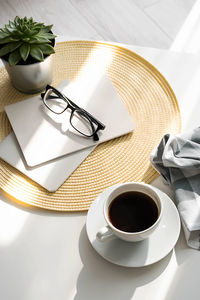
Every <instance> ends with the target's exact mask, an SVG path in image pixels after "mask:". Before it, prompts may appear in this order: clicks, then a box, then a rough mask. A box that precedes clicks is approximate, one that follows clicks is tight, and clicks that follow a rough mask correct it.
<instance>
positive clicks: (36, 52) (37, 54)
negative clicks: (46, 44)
mask: <svg viewBox="0 0 200 300" xmlns="http://www.w3.org/2000/svg"><path fill="white" fill-rule="evenodd" d="M30 55H31V56H32V57H33V58H35V59H36V60H38V61H43V60H44V56H43V53H42V50H41V49H40V48H39V47H37V46H36V45H31V49H30Z"/></svg>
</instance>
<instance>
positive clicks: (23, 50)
mask: <svg viewBox="0 0 200 300" xmlns="http://www.w3.org/2000/svg"><path fill="white" fill-rule="evenodd" d="M19 52H20V55H21V57H22V59H23V60H24V61H26V60H27V57H28V56H29V53H30V45H29V44H28V43H26V44H23V45H22V46H21V47H20V49H19Z"/></svg>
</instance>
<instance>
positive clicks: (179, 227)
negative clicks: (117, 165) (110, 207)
mask: <svg viewBox="0 0 200 300" xmlns="http://www.w3.org/2000/svg"><path fill="white" fill-rule="evenodd" d="M143 184H144V183H143ZM118 185H120V184H116V185H114V186H111V187H108V188H107V189H106V190H104V191H103V192H102V193H101V194H99V195H98V196H97V197H96V199H95V200H94V202H93V203H92V205H91V206H90V208H89V210H88V214H87V218H86V232H87V237H88V240H89V242H90V244H91V246H92V248H93V249H94V250H95V251H96V252H97V253H98V255H100V256H101V257H102V258H103V259H105V260H106V261H108V262H110V263H112V264H114V265H118V266H121V267H127V268H137V267H146V266H150V265H152V264H154V263H157V262H159V261H160V260H162V259H163V258H164V257H166V256H167V255H168V254H169V253H170V252H171V251H172V250H173V248H174V247H175V245H176V243H177V241H178V238H179V236H180V231H181V221H180V216H179V213H178V210H177V208H176V205H175V204H174V202H173V201H172V199H171V198H170V197H169V196H168V195H167V194H166V193H164V192H163V191H161V190H160V189H158V188H156V187H154V186H151V187H152V188H153V189H154V191H155V192H157V193H158V194H160V195H161V197H165V198H166V200H167V201H168V203H170V205H171V207H173V209H174V212H176V221H177V226H178V229H177V236H176V238H175V239H174V242H173V243H172V245H171V246H170V247H169V249H168V250H167V251H166V253H165V254H163V255H162V256H161V257H159V258H158V259H156V260H154V261H152V262H150V263H144V264H141V265H135V266H133V265H125V264H121V263H117V262H114V261H112V260H111V259H109V258H107V257H105V256H103V255H102V254H101V253H100V252H99V251H98V249H97V248H96V247H94V245H93V243H92V241H91V240H90V236H89V232H88V231H89V230H88V227H89V226H90V225H89V218H90V213H91V210H92V209H93V207H94V206H95V204H96V203H97V202H99V201H100V200H101V198H102V197H103V196H104V194H106V193H109V192H111V191H112V190H113V189H114V188H115V187H117V186H118ZM161 200H162V199H161ZM168 205H169V204H168ZM99 213H100V212H99ZM102 214H103V212H102ZM160 226H162V222H160V223H159V224H158V227H157V228H159V227H160ZM127 243H128V242H127Z"/></svg>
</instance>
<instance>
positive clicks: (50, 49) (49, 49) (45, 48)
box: [38, 44, 55, 55]
mask: <svg viewBox="0 0 200 300" xmlns="http://www.w3.org/2000/svg"><path fill="white" fill-rule="evenodd" d="M38 47H39V48H40V50H42V52H43V53H44V54H48V55H49V54H52V53H55V51H54V48H53V47H52V46H51V45H49V44H41V45H38Z"/></svg>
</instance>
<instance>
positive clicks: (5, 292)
mask: <svg viewBox="0 0 200 300" xmlns="http://www.w3.org/2000/svg"><path fill="white" fill-rule="evenodd" d="M199 7H200V1H197V2H196V3H195V6H194V7H193V9H192V11H191V13H190V15H189V17H188V18H187V20H186V22H185V24H184V26H183V27H182V29H181V31H180V34H179V35H178V36H177V38H176V40H175V41H174V43H173V44H172V46H171V48H172V49H173V50H174V51H182V50H187V51H192V52H196V50H199V45H200V42H199V40H200V39H199V36H200V35H198V34H197V32H200V29H199V27H200V26H199V25H198V24H199V23H200V22H199V20H200V18H199V16H197V13H196V10H197V9H198V8H199ZM198 11H199V10H198ZM194 19H195V20H196V23H195V24H196V26H195V30H194V24H193V23H194ZM188 31H189V32H190V34H188ZM194 32H195V34H194ZM185 37H187V41H186V39H185ZM191 44H192V47H191V48H190V47H189V45H191ZM129 47H130V48H131V49H132V50H134V51H135V52H137V53H138V54H140V55H142V56H144V57H145V58H146V59H148V60H149V61H150V62H152V63H154V65H155V66H156V67H157V68H158V69H159V70H160V71H161V72H162V73H163V75H164V76H165V77H166V78H167V79H168V80H169V79H170V81H171V80H172V78H173V76H175V75H176V74H175V72H176V71H175V70H176V67H178V64H177V63H178V62H177V55H176V54H175V53H171V54H170V55H169V53H167V52H166V51H165V50H158V49H153V48H142V47H138V46H129ZM183 60H184V65H183V64H182V62H183ZM169 61H170V62H171V61H174V64H171V63H169ZM199 62H200V55H199V54H196V55H194V56H191V55H189V54H181V59H180V67H182V68H183V70H184V72H182V78H181V81H179V82H181V83H177V82H176V80H172V82H173V83H172V84H171V85H172V87H173V89H174V90H176V95H177V98H178V100H179V104H180V109H181V113H182V126H183V130H184V129H187V128H192V127H194V126H198V123H199V117H198V116H199V115H200V114H199V111H198V110H199V108H198V103H197V100H198V88H197V87H198V81H199V78H200V76H199V75H200V74H198V72H195V74H193V69H194V68H195V70H197V69H198V68H197V66H198V64H199ZM170 66H171V67H170ZM172 66H173V68H172ZM199 69H200V66H199ZM186 71H187V72H190V73H187V72H186ZM189 74H190V76H194V78H193V80H192V82H193V84H194V85H193V86H192V85H191V86H189V87H188V90H187V91H186V92H185V94H184V93H183V87H184V80H186V81H187V78H188V76H189ZM186 75H187V76H186ZM191 91H193V97H192V98H191V101H190V102H188V101H187V99H189V98H188V94H189V93H190V92H191ZM153 185H154V186H157V187H159V188H160V189H161V190H163V191H165V192H166V193H167V194H168V195H170V196H172V195H171V192H170V190H169V189H168V187H167V186H164V185H163V184H162V182H161V180H160V178H158V179H157V180H155V181H154V183H153ZM85 220H86V213H72V214H71V213H56V212H48V211H44V210H39V209H30V208H28V207H25V206H22V205H21V204H17V203H14V202H12V201H11V200H10V199H9V197H8V196H6V195H5V194H4V193H3V192H2V191H1V192H0V299H2V300H14V299H17V300H36V299H37V300H47V299H48V300H54V299H57V300H71V299H76V300H93V299H95V300H100V299H105V300H108V299H109V300H110V299H116V300H129V299H133V300H149V299H151V300H177V299H182V300H187V299H191V300H198V299H199V277H200V252H199V251H196V250H193V249H190V248H188V247H187V245H186V243H185V240H184V236H183V234H182V233H181V235H180V238H179V240H178V243H177V245H176V247H175V250H173V251H172V252H171V253H170V254H169V255H168V256H167V257H165V258H164V259H163V260H161V261H160V262H158V263H156V264H154V265H152V266H148V267H145V268H131V269H127V268H123V267H119V266H116V265H113V264H111V263H108V262H107V261H105V260H104V259H103V258H101V257H100V256H99V255H98V254H97V253H96V252H95V251H94V250H93V248H92V247H91V245H90V244H89V242H88V239H87V236H86V231H85Z"/></svg>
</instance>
